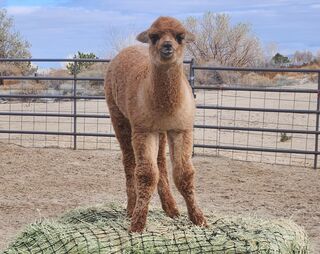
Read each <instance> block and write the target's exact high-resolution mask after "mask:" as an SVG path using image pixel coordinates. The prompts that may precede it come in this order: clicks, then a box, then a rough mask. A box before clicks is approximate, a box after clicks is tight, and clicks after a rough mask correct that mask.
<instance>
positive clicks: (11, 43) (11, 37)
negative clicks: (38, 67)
mask: <svg viewBox="0 0 320 254" xmlns="http://www.w3.org/2000/svg"><path fill="white" fill-rule="evenodd" d="M30 47H31V45H30V43H29V42H27V41H26V40H24V39H22V37H21V35H20V33H19V32H17V31H15V29H14V21H13V18H11V17H8V14H7V11H6V10H5V9H0V57H1V58H30V57H31V53H30V51H29V49H30ZM14 65H15V66H16V67H18V68H19V69H20V70H21V71H22V72H26V71H29V70H30V68H31V65H30V63H15V64H14ZM7 66H8V67H9V66H10V64H7Z"/></svg>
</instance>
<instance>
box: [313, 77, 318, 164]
mask: <svg viewBox="0 0 320 254" xmlns="http://www.w3.org/2000/svg"><path fill="white" fill-rule="evenodd" d="M319 110H320V72H318V93H317V111H319ZM319 120H320V119H319V112H317V113H316V132H318V131H319ZM318 143H319V134H318V133H316V135H315V148H314V151H315V155H314V164H313V168H314V169H317V167H318V150H319V145H318Z"/></svg>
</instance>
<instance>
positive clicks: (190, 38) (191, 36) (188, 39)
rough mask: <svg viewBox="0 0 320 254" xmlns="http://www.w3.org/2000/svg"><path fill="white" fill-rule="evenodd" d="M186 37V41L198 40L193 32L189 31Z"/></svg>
mask: <svg viewBox="0 0 320 254" xmlns="http://www.w3.org/2000/svg"><path fill="white" fill-rule="evenodd" d="M184 39H185V42H186V43H189V42H194V41H195V40H196V36H195V35H194V34H193V33H190V32H187V33H186V37H185V38H184Z"/></svg>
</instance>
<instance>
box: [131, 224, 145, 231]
mask: <svg viewBox="0 0 320 254" xmlns="http://www.w3.org/2000/svg"><path fill="white" fill-rule="evenodd" d="M143 229H144V226H142V225H141V224H140V225H139V224H131V226H130V228H129V233H142V231H143Z"/></svg>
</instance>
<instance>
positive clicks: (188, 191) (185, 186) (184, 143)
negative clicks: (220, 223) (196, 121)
mask: <svg viewBox="0 0 320 254" xmlns="http://www.w3.org/2000/svg"><path fill="white" fill-rule="evenodd" d="M168 137H169V148H170V157H171V161H172V165H173V178H174V182H175V184H176V186H177V188H178V190H179V192H180V193H181V195H182V196H183V198H184V199H185V201H186V204H187V209H188V214H189V218H190V220H191V221H192V222H193V223H194V224H196V225H199V226H206V225H207V221H206V219H205V217H204V215H203V213H202V211H201V210H200V208H199V207H198V205H197V202H196V197H195V188H194V172H195V170H194V168H193V165H192V161H191V156H192V131H191V130H189V131H169V132H168Z"/></svg>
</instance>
